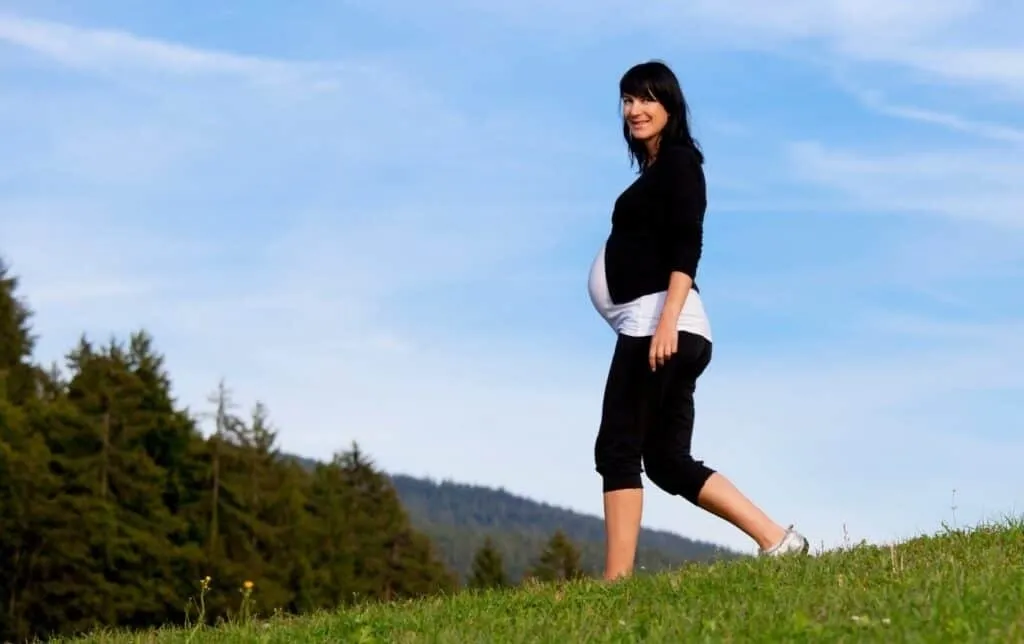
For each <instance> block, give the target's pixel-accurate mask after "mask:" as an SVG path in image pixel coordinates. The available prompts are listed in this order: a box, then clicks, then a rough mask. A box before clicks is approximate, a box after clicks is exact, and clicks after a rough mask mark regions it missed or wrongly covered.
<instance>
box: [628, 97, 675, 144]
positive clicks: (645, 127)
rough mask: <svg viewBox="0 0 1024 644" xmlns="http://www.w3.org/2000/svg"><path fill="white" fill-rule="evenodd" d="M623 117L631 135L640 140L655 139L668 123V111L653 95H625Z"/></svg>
mask: <svg viewBox="0 0 1024 644" xmlns="http://www.w3.org/2000/svg"><path fill="white" fill-rule="evenodd" d="M622 117H623V118H624V119H625V120H626V124H627V125H628V126H629V133H630V135H631V136H632V137H633V138H634V139H637V140H638V141H649V140H650V139H653V138H654V137H656V136H658V134H660V133H661V131H662V129H664V127H665V124H666V123H668V112H666V111H665V108H664V107H663V106H662V105H661V103H659V102H658V101H657V100H655V99H654V98H653V97H651V96H628V95H627V96H623V97H622Z"/></svg>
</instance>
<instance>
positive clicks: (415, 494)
mask: <svg viewBox="0 0 1024 644" xmlns="http://www.w3.org/2000/svg"><path fill="white" fill-rule="evenodd" d="M299 461H300V462H302V463H303V464H304V465H306V466H308V467H311V468H312V467H313V466H314V465H315V461H311V460H308V459H301V458H300V459H299ZM390 478H391V480H392V483H393V484H394V486H395V490H396V491H397V493H398V496H399V498H400V499H401V501H402V504H403V505H404V506H405V508H406V511H407V512H408V513H409V518H410V520H411V521H412V524H413V526H414V527H415V528H416V529H417V530H420V531H422V532H424V533H426V534H427V535H428V536H430V538H431V539H432V540H433V542H434V544H435V545H436V546H437V549H438V551H439V554H440V555H441V557H442V558H443V560H444V561H445V563H446V564H447V565H448V566H450V567H451V569H452V570H454V571H456V572H458V573H459V574H460V575H461V576H462V578H463V579H465V578H466V576H467V575H468V574H469V571H470V568H471V566H472V561H473V556H474V555H475V554H476V551H477V549H478V548H480V546H481V545H483V542H484V539H485V538H486V537H487V536H490V537H491V538H492V539H493V540H494V542H495V544H496V545H497V547H498V549H499V550H500V551H501V554H502V557H503V559H504V562H505V568H506V571H507V572H508V574H509V576H510V577H511V578H512V579H514V580H517V581H518V580H519V579H520V578H521V577H522V575H523V574H524V573H525V572H526V570H527V569H528V568H529V567H530V565H532V564H533V562H534V560H535V558H536V557H537V556H538V555H539V554H540V553H541V551H542V550H543V549H544V546H545V544H546V543H547V540H548V539H549V538H550V537H551V535H552V534H553V533H554V532H555V531H556V530H559V529H560V530H562V531H563V532H564V533H565V534H566V535H567V536H568V537H569V538H570V539H571V540H572V541H573V542H574V543H575V544H576V546H577V547H578V548H579V549H580V553H581V559H582V564H583V566H584V568H586V569H587V570H589V571H590V572H592V573H595V574H597V573H599V572H600V571H601V570H602V569H603V567H604V520H603V519H602V518H600V517H596V516H592V515H587V514H581V513H579V512H574V511H572V510H567V509H564V508H559V507H556V506H552V505H549V504H547V503H543V502H539V501H533V500H531V499H527V498H525V497H522V496H518V495H515V494H512V493H510V492H507V491H505V490H503V489H494V488H489V487H483V486H476V485H466V484H462V483H455V482H452V481H441V482H437V481H433V480H429V479H420V478H415V477H411V476H405V475H401V474H392V475H391V476H390ZM741 556H743V555H741V554H739V553H736V552H734V551H731V550H728V549H725V548H722V547H721V546H717V545H715V544H712V543H708V542H704V541H696V540H693V539H687V538H685V537H681V536H679V535H677V534H673V533H671V532H665V531H662V530H649V529H646V528H645V529H643V530H641V533H640V546H639V548H638V552H637V566H638V568H641V569H643V570H644V571H647V572H657V571H660V570H665V569H667V568H672V567H677V566H679V565H681V564H683V563H686V562H689V561H712V560H719V559H732V558H736V557H741Z"/></svg>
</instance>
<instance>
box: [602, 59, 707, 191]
mask: <svg viewBox="0 0 1024 644" xmlns="http://www.w3.org/2000/svg"><path fill="white" fill-rule="evenodd" d="M625 96H650V97H653V98H654V99H655V100H656V101H658V102H659V103H661V105H662V107H664V108H665V111H666V112H668V123H666V124H665V128H664V129H663V130H662V131H661V140H660V143H659V147H661V146H664V145H679V146H683V147H685V148H687V149H689V150H691V151H692V152H693V153H694V154H695V155H696V158H697V162H698V163H704V153H703V152H701V149H700V145H698V143H697V141H696V140H695V139H694V138H693V135H692V134H691V133H690V118H689V116H690V110H689V108H688V107H687V105H686V98H685V97H684V96H683V89H682V87H680V85H679V79H678V78H676V75H675V74H674V73H673V72H672V70H671V69H670V68H669V66H668V65H666V64H665V63H663V62H661V61H660V60H652V61H648V62H646V63H640V64H639V65H634V66H633V67H630V68H629V70H628V71H626V73H625V74H623V75H622V78H621V79H620V80H619V97H620V98H623V97H625ZM622 136H623V138H625V139H626V146H627V147H628V148H629V157H630V161H631V163H635V164H636V165H637V166H638V169H639V170H640V172H643V171H644V170H645V169H646V168H647V162H648V158H647V157H648V154H647V148H646V147H645V146H644V142H643V141H636V140H634V139H633V137H631V136H630V135H629V123H627V122H626V119H625V118H623V120H622Z"/></svg>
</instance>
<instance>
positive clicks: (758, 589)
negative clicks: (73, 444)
mask: <svg viewBox="0 0 1024 644" xmlns="http://www.w3.org/2000/svg"><path fill="white" fill-rule="evenodd" d="M1022 561H1024V524H1021V523H1017V524H1011V525H1004V526H991V527H983V528H979V529H977V530H973V531H950V532H946V533H943V534H940V535H937V536H934V537H928V538H921V539H915V540H913V541H910V542H907V543H903V544H899V545H894V546H891V547H872V546H860V547H857V548H852V549H849V550H846V551H837V552H830V553H826V554H822V555H819V556H816V557H805V558H799V559H790V560H777V559H755V558H743V559H740V560H735V561H726V562H719V563H715V564H710V565H709V564H692V565H690V566H687V567H686V568H685V569H683V570H680V571H677V572H673V573H665V574H660V575H645V576H640V577H637V578H634V579H632V580H629V581H627V582H623V583H619V584H615V585H606V584H602V583H600V582H596V581H584V582H578V583H571V584H565V585H562V586H557V585H537V586H527V587H524V588H519V589H513V590H508V591H504V592H490V593H471V592H463V593H459V594H458V595H456V596H454V597H450V598H437V599H429V600H421V601H415V602H408V603H403V604H391V605H376V606H368V607H363V608H359V609H353V610H348V611H344V612H339V613H333V614H332V613H323V614H319V615H313V616H309V617H303V618H277V619H273V620H271V621H269V622H263V623H253V622H250V623H237V624H234V625H228V626H224V627H221V628H219V629H215V630H200V631H196V632H194V633H190V632H189V631H186V630H174V629H165V630H162V631H156V632H152V633H145V634H141V635H124V636H115V635H110V634H105V635H104V636H102V637H99V636H96V637H93V638H91V639H88V640H86V641H91V642H108V643H110V644H118V643H119V642H157V643H161V642H166V643H172V642H194V643H195V644H206V643H213V642H218V643H220V642H224V643H234V642H238V643H239V644H240V643H242V642H246V643H250V642H288V643H290V642H296V643H297V642H303V643H306V642H365V643H374V642H439V643H444V642H453V643H454V642H460V643H461V642H524V643H525V642H529V643H531V644H532V643H544V642H553V643H556V644H562V643H564V642H595V643H597V642H635V641H644V642H698V641H716V642H718V641H726V642H727V641H741V642H773V643H774V642H784V641H790V642H792V641H802V642H885V643H896V642H1000V643H1001V642H1021V641H1024V566H1022V563H1021V562H1022Z"/></svg>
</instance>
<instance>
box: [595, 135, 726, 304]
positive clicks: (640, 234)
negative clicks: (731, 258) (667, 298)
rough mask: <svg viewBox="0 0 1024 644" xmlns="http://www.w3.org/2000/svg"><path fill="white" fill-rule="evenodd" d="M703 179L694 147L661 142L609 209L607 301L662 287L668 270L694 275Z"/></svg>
mask: <svg viewBox="0 0 1024 644" xmlns="http://www.w3.org/2000/svg"><path fill="white" fill-rule="evenodd" d="M706 209H707V185H706V183H705V178H704V169H703V167H702V166H701V163H700V162H699V160H698V158H697V156H696V154H695V152H694V151H693V150H691V149H689V148H685V147H682V146H664V147H663V149H661V150H659V153H658V158H657V160H656V161H655V162H654V163H653V164H652V165H651V166H650V167H649V168H647V169H646V170H644V172H643V173H642V174H641V175H640V176H639V177H637V179H636V181H634V182H633V183H632V184H631V185H630V186H629V187H628V188H626V189H625V190H624V191H623V192H622V194H620V195H619V197H618V199H616V200H615V208H614V210H613V211H612V230H611V234H610V235H609V236H608V241H607V245H606V247H605V267H606V274H607V278H608V290H609V292H610V294H611V298H612V302H614V303H615V304H622V303H625V302H629V301H631V300H634V299H636V298H638V297H641V296H643V295H647V294H650V293H658V292H661V291H664V290H665V289H667V288H668V284H669V278H670V276H671V274H672V272H673V271H680V272H682V273H685V274H686V275H689V276H690V277H691V278H692V279H693V280H694V289H695V290H697V286H696V279H697V264H698V263H699V262H700V257H701V251H702V250H703V245H704V213H705V211H706Z"/></svg>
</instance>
